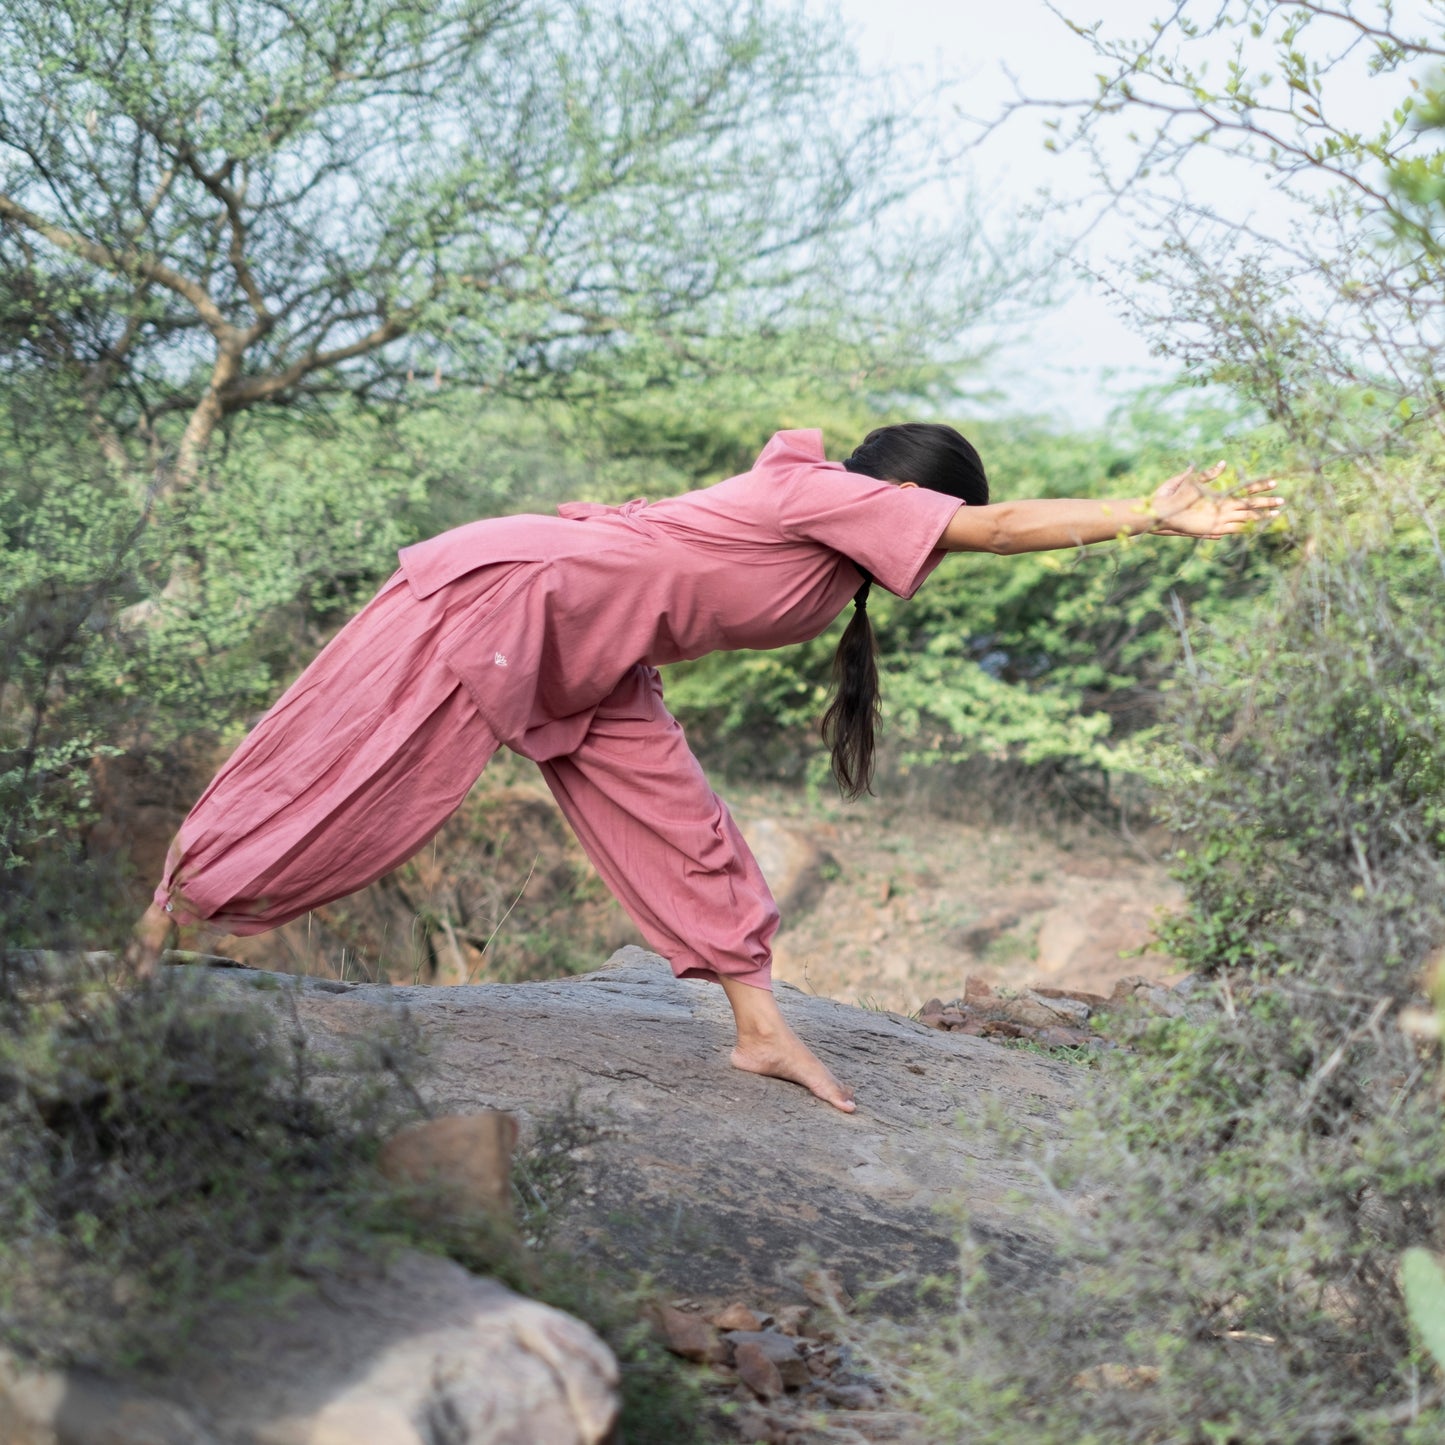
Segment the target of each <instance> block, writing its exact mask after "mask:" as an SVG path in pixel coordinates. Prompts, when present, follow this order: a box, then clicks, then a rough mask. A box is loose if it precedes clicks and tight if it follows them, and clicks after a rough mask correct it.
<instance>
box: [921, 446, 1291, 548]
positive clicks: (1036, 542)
mask: <svg viewBox="0 0 1445 1445" xmlns="http://www.w3.org/2000/svg"><path fill="white" fill-rule="evenodd" d="M1223 470H1224V464H1223V463H1222V462H1221V463H1220V464H1219V465H1218V466H1216V467H1211V468H1209V469H1208V470H1207V471H1203V472H1196V471H1195V470H1194V468H1193V467H1190V469H1189V470H1188V471H1187V472H1181V473H1180V475H1179V476H1177V477H1171V478H1170V479H1169V480H1168V481H1167V482H1165V483H1164V484H1163V485H1162V486H1160V487H1158V488H1156V489H1155V491H1154V494H1153V495H1152V496H1149V497H1115V498H1111V499H1108V500H1105V501H1097V500H1084V499H1074V498H1041V499H1039V500H1036V501H1020V502H994V503H991V504H990V505H988V506H986V507H960V508H959V509H958V511H957V512H956V513H955V514H954V516H953V519H952V520H951V521H950V522H949V524H948V526H947V527H945V528H944V531H943V535H942V536H941V537H940V538H939V540H938V545H939V546H940V547H941V548H943V549H944V550H945V551H948V552H997V553H999V554H1002V555H1007V554H1010V553H1015V552H1052V551H1056V550H1058V549H1060V548H1064V547H1083V546H1088V545H1089V544H1090V543H1093V542H1112V541H1113V540H1114V539H1115V538H1117V537H1120V536H1132V535H1137V534H1139V533H1141V532H1158V533H1161V534H1163V535H1166V536H1174V537H1226V536H1228V535H1229V534H1230V533H1232V532H1238V531H1242V530H1243V529H1244V528H1245V527H1247V526H1248V525H1249V524H1250V523H1252V522H1265V521H1268V520H1269V519H1270V517H1272V516H1273V515H1274V514H1275V511H1276V510H1277V509H1278V508H1279V507H1282V506H1283V505H1284V502H1283V500H1282V499H1281V498H1279V497H1274V496H1269V495H1267V493H1269V492H1270V491H1271V490H1272V488H1273V487H1274V483H1273V482H1272V481H1262V482H1252V483H1250V485H1249V486H1247V487H1244V488H1242V489H1241V490H1240V491H1238V492H1237V493H1234V494H1233V495H1226V496H1216V495H1215V494H1214V493H1213V492H1210V491H1208V490H1206V487H1207V484H1208V483H1209V482H1212V481H1213V480H1214V479H1215V478H1216V477H1217V476H1219V474H1220V473H1221V472H1222V471H1223Z"/></svg>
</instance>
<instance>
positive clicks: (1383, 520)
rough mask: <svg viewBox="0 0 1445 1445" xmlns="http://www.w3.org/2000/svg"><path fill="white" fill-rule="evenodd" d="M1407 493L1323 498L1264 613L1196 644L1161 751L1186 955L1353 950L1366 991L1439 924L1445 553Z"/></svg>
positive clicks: (1250, 961) (1359, 492) (1313, 963)
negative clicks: (1173, 726)
mask: <svg viewBox="0 0 1445 1445" xmlns="http://www.w3.org/2000/svg"><path fill="white" fill-rule="evenodd" d="M1407 497H1408V493H1406V492H1405V491H1404V489H1403V488H1397V487H1396V488H1390V489H1389V490H1387V491H1385V492H1384V493H1383V494H1380V493H1375V492H1374V491H1373V489H1372V488H1370V487H1368V486H1361V485H1358V484H1357V485H1354V486H1351V487H1349V488H1348V489H1347V490H1346V491H1345V492H1344V493H1343V494H1334V495H1332V496H1327V497H1325V498H1323V499H1322V501H1321V504H1320V505H1321V510H1320V511H1319V512H1318V514H1317V516H1316V517H1315V518H1314V519H1313V527H1310V528H1309V530H1310V533H1311V535H1310V540H1309V541H1308V542H1307V544H1306V545H1305V546H1304V548H1303V549H1302V551H1303V555H1302V558H1301V561H1300V563H1299V565H1298V567H1297V568H1296V569H1295V570H1294V571H1293V572H1292V573H1291V574H1290V575H1289V576H1288V578H1287V579H1286V580H1285V581H1284V582H1283V585H1281V586H1280V588H1279V589H1278V590H1277V592H1276V593H1275V594H1274V596H1273V597H1272V598H1271V599H1270V603H1269V607H1268V615H1269V616H1270V618H1271V619H1272V624H1271V625H1270V626H1269V627H1265V628H1260V627H1241V626H1233V627H1230V626H1216V627H1215V628H1213V629H1211V630H1210V631H1208V632H1205V631H1203V630H1201V633H1200V635H1199V637H1198V638H1197V640H1196V648H1195V651H1194V653H1193V654H1192V656H1191V658H1190V662H1189V666H1188V668H1187V669H1186V671H1185V673H1184V675H1183V676H1182V677H1181V678H1180V679H1179V684H1178V688H1177V691H1176V694H1175V697H1176V706H1175V717H1176V719H1177V723H1178V726H1179V728H1180V732H1179V733H1178V734H1177V735H1176V736H1172V737H1170V738H1169V749H1170V752H1171V754H1172V758H1173V760H1172V761H1168V762H1165V763H1163V765H1162V767H1161V777H1162V779H1163V780H1164V781H1165V782H1166V785H1167V786H1168V787H1169V790H1170V803H1169V806H1168V809H1167V817H1168V819H1169V821H1170V822H1171V823H1172V825H1173V826H1174V828H1175V829H1176V831H1177V832H1178V834H1179V835H1180V837H1181V840H1182V842H1183V844H1184V847H1183V849H1182V851H1181V853H1180V856H1179V860H1178V872H1179V876H1180V878H1181V879H1182V880H1183V882H1184V884H1185V886H1186V888H1187V890H1188V891H1189V895H1190V911H1189V912H1188V914H1187V915H1185V916H1184V917H1182V918H1180V919H1177V920H1174V921H1173V922H1171V923H1170V924H1169V925H1168V926H1167V928H1166V937H1167V941H1168V943H1169V945H1170V946H1171V947H1172V948H1173V949H1174V950H1175V952H1176V953H1177V954H1178V955H1179V956H1180V957H1181V958H1183V959H1184V960H1185V961H1186V962H1188V963H1189V964H1190V965H1191V966H1194V967H1197V968H1202V969H1212V968H1219V967H1229V966H1239V965H1251V966H1269V967H1271V968H1279V969H1284V970H1286V971H1291V972H1298V971H1301V970H1304V969H1310V970H1313V969H1314V968H1316V967H1318V963H1317V960H1319V959H1320V957H1321V955H1322V953H1323V954H1324V956H1325V957H1327V958H1328V959H1329V960H1330V962H1331V964H1332V965H1334V966H1342V965H1343V958H1342V957H1341V951H1342V950H1345V951H1346V952H1347V955H1348V958H1349V965H1348V966H1349V967H1350V968H1351V969H1352V970H1353V974H1352V977H1353V978H1354V980H1355V982H1354V986H1355V987H1358V988H1362V989H1367V990H1377V989H1378V990H1380V991H1383V992H1390V993H1396V994H1398V993H1400V992H1401V991H1405V990H1408V988H1409V987H1410V979H1411V977H1412V975H1413V973H1414V971H1415V970H1416V969H1417V968H1418V966H1419V961H1420V959H1421V958H1422V957H1423V956H1424V954H1425V952H1426V951H1427V950H1428V949H1429V947H1430V946H1431V944H1432V943H1433V942H1434V941H1435V939H1436V937H1437V930H1438V929H1439V927H1440V923H1441V920H1440V918H1439V917H1438V916H1437V914H1436V912H1435V911H1434V909H1433V908H1432V907H1431V906H1430V905H1429V902H1428V900H1429V890H1430V889H1431V888H1432V887H1434V886H1435V885H1434V880H1435V878H1436V877H1437V874H1438V872H1439V868H1440V861H1439V860H1440V857H1441V854H1442V852H1445V734H1442V728H1445V714H1442V711H1441V699H1440V690H1439V677H1440V675H1441V671H1440V670H1441V668H1442V666H1445V625H1442V621H1441V614H1440V609H1439V606H1438V601H1437V598H1438V588H1439V585H1440V581H1441V578H1442V572H1445V557H1442V555H1441V553H1440V552H1439V550H1438V544H1437V543H1436V542H1435V541H1434V528H1433V523H1432V517H1431V515H1430V514H1429V513H1428V512H1424V511H1420V510H1418V509H1415V508H1413V507H1411V506H1410V505H1409V504H1408V501H1407ZM1305 512H1306V504H1305V500H1304V498H1299V499H1298V500H1297V502H1296V513H1297V515H1296V525H1297V526H1299V527H1300V528H1301V530H1304V529H1306V528H1307V526H1308V519H1307V517H1306V515H1305Z"/></svg>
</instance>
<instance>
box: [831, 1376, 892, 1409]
mask: <svg viewBox="0 0 1445 1445" xmlns="http://www.w3.org/2000/svg"><path fill="white" fill-rule="evenodd" d="M823 1394H824V1395H825V1396H826V1397H827V1400H828V1403H829V1404H830V1405H837V1406H838V1408H839V1409H840V1410H876V1409H877V1408H878V1391H877V1390H874V1389H871V1388H870V1387H869V1386H867V1385H834V1384H832V1383H831V1382H830V1383H829V1384H826V1385H824V1386H823Z"/></svg>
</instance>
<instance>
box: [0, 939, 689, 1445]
mask: <svg viewBox="0 0 1445 1445" xmlns="http://www.w3.org/2000/svg"><path fill="white" fill-rule="evenodd" d="M248 983H249V980H247V979H245V978H244V976H243V977H242V978H240V979H235V980H227V981H224V982H222V981H219V980H217V979H216V978H215V977H214V976H212V977H200V978H190V979H185V978H182V977H180V976H178V975H176V974H171V975H169V976H167V977H165V978H164V979H163V980H161V981H160V982H158V983H155V984H153V985H150V986H147V987H144V988H141V989H132V990H129V991H126V992H116V991H114V990H113V989H111V988H110V987H108V986H107V985H106V984H105V982H104V980H103V979H101V978H100V977H98V976H91V975H88V974H87V973H85V972H84V971H82V972H79V973H77V972H76V971H75V970H74V967H73V966H71V965H63V964H57V962H56V961H54V960H52V962H51V964H50V966H49V970H48V972H47V973H45V974H44V975H43V976H42V975H38V974H36V973H35V972H34V971H33V969H32V971H31V972H29V973H28V974H21V973H19V972H17V971H16V970H15V968H14V967H13V966H12V967H11V968H9V969H8V970H6V971H5V972H4V973H0V1208H3V1209H4V1211H5V1217H6V1220H7V1227H6V1230H5V1233H4V1238H3V1239H0V1340H3V1341H4V1343H6V1344H7V1345H8V1346H10V1347H12V1348H14V1349H16V1350H17V1351H19V1352H20V1353H21V1355H22V1356H24V1357H27V1358H31V1359H39V1360H43V1361H59V1362H77V1361H78V1362H82V1363H84V1364H86V1365H88V1366H91V1367H95V1368H100V1369H102V1370H105V1369H107V1368H112V1369H113V1368H116V1367H121V1366H129V1365H133V1364H136V1363H152V1364H154V1363H158V1362H162V1361H164V1360H165V1359H166V1358H167V1357H168V1356H170V1355H172V1354H173V1353H174V1352H175V1351H176V1350H177V1349H179V1348H180V1347H181V1346H182V1345H183V1343H184V1341H185V1339H186V1336H187V1332H188V1330H189V1328H190V1326H191V1325H192V1323H193V1322H194V1321H195V1320H196V1318H197V1317H198V1316H199V1315H200V1314H202V1313H203V1312H204V1311H205V1310H206V1309H207V1308H208V1307H209V1306H211V1305H212V1304H214V1303H215V1302H217V1300H218V1299H220V1298H221V1297H223V1296H224V1297H227V1298H230V1299H232V1300H240V1301H242V1302H243V1303H247V1304H252V1305H255V1306H256V1307H258V1308H261V1309H264V1306H265V1302H266V1301H268V1300H274V1299H277V1298H284V1296H285V1294H286V1292H287V1291H288V1290H291V1289H297V1288H304V1287H307V1285H308V1284H309V1283H312V1282H314V1281H315V1280H317V1279H324V1277H325V1275H326V1272H327V1271H328V1270H329V1269H331V1268H333V1267H335V1266H336V1264H337V1263H338V1261H344V1260H345V1259H347V1258H349V1257H353V1256H355V1255H357V1254H365V1255H367V1256H373V1255H375V1254H376V1253H377V1252H378V1251H382V1252H384V1251H387V1250H391V1249H396V1248H398V1247H400V1246H401V1245H403V1244H410V1245H413V1246H415V1247H418V1248H423V1249H428V1250H432V1251H435V1252H439V1253H444V1254H446V1255H448V1256H450V1257H451V1258H454V1259H456V1260H457V1261H458V1262H459V1263H461V1264H463V1265H465V1266H467V1267H470V1268H473V1269H477V1270H480V1271H483V1272H485V1273H488V1274H492V1275H495V1276H497V1277H499V1278H501V1279H503V1280H504V1281H506V1282H507V1283H509V1284H511V1285H512V1286H513V1287H514V1288H516V1289H518V1290H520V1291H521V1292H523V1293H525V1294H527V1295H529V1296H531V1297H533V1298H537V1299H541V1300H544V1301H546V1302H547V1303H550V1304H553V1305H555V1306H557V1307H558V1308H562V1309H567V1310H570V1311H571V1312H572V1313H574V1314H576V1315H578V1316H579V1317H580V1318H582V1319H584V1320H586V1321H587V1322H588V1323H589V1324H591V1325H592V1326H593V1328H595V1329H597V1330H598V1332H599V1333H600V1334H602V1335H603V1337H604V1338H605V1339H606V1340H607V1342H608V1343H609V1344H610V1345H611V1347H612V1348H613V1350H614V1352H615V1353H616V1354H617V1356H618V1359H619V1363H620V1364H621V1366H622V1377H623V1427H624V1428H625V1429H626V1431H627V1436H628V1438H629V1439H636V1440H639V1441H664V1440H675V1439H677V1438H680V1436H682V1435H683V1434H686V1436H687V1438H689V1439H703V1438H707V1436H706V1434H705V1427H702V1426H699V1425H698V1423H697V1422H698V1418H699V1415H700V1413H701V1405H700V1396H699V1392H698V1390H697V1388H696V1386H695V1385H694V1384H693V1383H692V1382H691V1381H690V1380H689V1378H688V1377H687V1375H686V1372H685V1370H684V1369H683V1368H682V1367H681V1366H680V1364H679V1362H678V1361H676V1360H675V1359H673V1357H672V1356H670V1355H668V1354H666V1352H665V1351H663V1350H662V1348H661V1347H660V1346H659V1345H658V1344H657V1343H656V1341H655V1340H654V1339H653V1338H652V1335H651V1333H650V1331H649V1329H648V1327H647V1326H646V1324H645V1323H644V1318H643V1317H644V1314H645V1303H646V1298H647V1294H646V1290H645V1288H644V1286H643V1285H642V1284H641V1283H639V1282H636V1281H629V1280H622V1279H619V1278H615V1277H613V1276H611V1275H607V1274H605V1273H604V1272H601V1271H599V1270H598V1269H596V1268H595V1267H594V1266H593V1265H591V1264H589V1263H587V1262H584V1261H582V1260H579V1259H577V1258H576V1257H574V1256H572V1255H570V1254H568V1253H567V1252H565V1251H564V1250H562V1249H561V1248H560V1247H559V1246H557V1245H556V1244H555V1243H554V1242H553V1240H552V1234H553V1231H554V1229H555V1227H556V1225H557V1223H558V1221H559V1219H560V1218H561V1217H563V1216H564V1215H565V1213H566V1211H567V1209H568V1208H569V1206H570V1205H571V1204H572V1203H573V1201H574V1199H575V1197H576V1194H577V1177H578V1176H577V1170H578V1165H577V1163H576V1159H577V1155H578V1152H579V1150H580V1149H582V1148H584V1147H585V1146H586V1145H588V1144H589V1143H591V1142H592V1141H593V1140H594V1138H595V1134H596V1130H595V1127H594V1126H592V1125H591V1124H589V1123H588V1122H587V1121H586V1120H584V1119H582V1118H581V1117H580V1116H579V1115H578V1114H577V1112H576V1110H575V1109H565V1110H562V1111H560V1112H559V1113H558V1114H556V1115H555V1116H552V1117H548V1118H543V1119H541V1120H539V1121H537V1125H536V1128H535V1130H534V1132H533V1135H532V1137H531V1138H530V1139H529V1140H528V1143H527V1147H526V1148H525V1149H523V1150H522V1151H521V1152H520V1153H519V1155H518V1157H517V1159H516V1161H515V1166H514V1171H513V1187H514V1193H515V1196H516V1198H515V1204H516V1214H517V1221H518V1224H517V1228H516V1229H513V1228H510V1227H506V1226H503V1225H501V1224H500V1223H499V1222H498V1221H497V1220H496V1219H495V1218H494V1217H492V1216H489V1215H480V1214H479V1215H464V1214H456V1213H447V1214H445V1215H443V1216H438V1215H437V1214H436V1212H435V1211H433V1210H428V1211H427V1212H426V1214H425V1222H424V1223H423V1222H422V1218H423V1217H422V1216H421V1215H419V1214H415V1213H413V1212H412V1209H411V1207H410V1206H411V1205H412V1204H413V1203H414V1202H415V1201H414V1196H413V1195H411V1194H409V1193H408V1192H407V1191H405V1190H399V1189H398V1188H397V1187H396V1186H393V1185H391V1184H389V1183H388V1182H387V1181H385V1180H384V1179H383V1178H382V1177H381V1176H380V1175H379V1174H378V1173H377V1172H376V1170H375V1168H374V1160H375V1156H376V1153H377V1150H378V1148H379V1147H380V1145H381V1143H382V1142H383V1141H384V1140H385V1138H386V1137H387V1136H388V1135H389V1134H390V1133H391V1132H392V1131H393V1130H394V1129H395V1128H397V1127H398V1126H399V1125H401V1124H403V1123H406V1122H410V1121H412V1120H414V1119H415V1118H416V1117H417V1116H418V1115H419V1114H423V1113H425V1107H424V1105H423V1104H422V1101H421V1099H420V1097H419V1095H418V1092H417V1084H418V1082H419V1080H420V1077H421V1072H422V1056H421V1053H420V1049H419V1041H418V1040H417V1038H416V1037H415V1034H414V1032H413V1031H412V1030H411V1029H409V1028H408V1026H407V1025H406V1023H405V1021H404V1018H402V1017H401V1016H399V1022H398V1023H396V1024H395V1025H393V1026H390V1027H387V1028H383V1029H381V1030H380V1031H373V1032H372V1033H371V1034H370V1035H369V1036H368V1038H367V1039H365V1040H364V1041H361V1042H360V1043H358V1044H357V1045H356V1047H355V1048H354V1050H352V1051H351V1052H350V1053H348V1054H346V1055H344V1056H322V1055H320V1054H317V1053H316V1052H315V1051H314V1049H312V1048H311V1047H310V1046H309V1045H308V1043H307V1040H306V1037H305V1034H304V1032H303V1031H302V1029H301V1026H300V1024H299V1022H298V1020H297V1019H296V1017H295V1016H294V1013H293V1012H292V1006H291V1000H290V998H289V996H288V995H287V993H286V992H285V991H284V990H282V991H279V992H277V991H274V990H271V991H268V992H269V1001H268V1003H266V1004H264V1005H263V1003H262V1002H261V1001H260V1000H259V999H258V998H256V997H254V996H252V997H247V994H248V992H249V990H248V988H247V984H248Z"/></svg>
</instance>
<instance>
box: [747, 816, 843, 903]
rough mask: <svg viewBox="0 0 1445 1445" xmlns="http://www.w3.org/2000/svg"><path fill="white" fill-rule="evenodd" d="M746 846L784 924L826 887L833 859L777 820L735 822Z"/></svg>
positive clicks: (815, 900)
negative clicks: (764, 879) (756, 863)
mask: <svg viewBox="0 0 1445 1445" xmlns="http://www.w3.org/2000/svg"><path fill="white" fill-rule="evenodd" d="M737 824H738V827H739V829H740V830H741V831H742V835H743V837H744V838H745V839H746V840H747V844H748V847H749V848H751V849H752V850H753V856H754V857H755V858H756V859H757V860H758V867H759V868H761V869H762V870H763V877H764V878H766V879H767V880H768V887H769V888H771V889H772V891H773V897H774V898H775V899H777V902H778V909H779V911H780V912H781V913H782V915H783V922H784V924H785V925H786V923H787V921H788V917H789V915H790V914H797V913H802V912H804V911H805V910H806V909H809V908H811V907H812V906H813V905H814V904H815V903H816V902H817V901H818V899H819V898H820V897H821V896H822V893H823V890H824V889H825V888H826V887H827V886H828V877H827V875H828V871H829V869H830V868H833V869H836V867H837V865H836V864H835V863H834V861H833V859H832V857H831V856H830V855H829V854H828V853H827V852H825V851H824V850H823V849H822V848H820V847H819V846H818V844H817V843H815V842H814V841H813V840H812V839H811V838H810V837H809V836H808V835H807V834H806V833H803V832H800V831H799V830H798V829H797V828H790V827H788V825H787V824H786V823H780V822H778V820H777V819H776V818H739V819H738V820H737Z"/></svg>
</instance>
